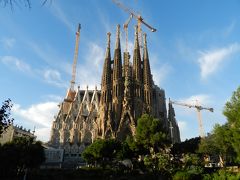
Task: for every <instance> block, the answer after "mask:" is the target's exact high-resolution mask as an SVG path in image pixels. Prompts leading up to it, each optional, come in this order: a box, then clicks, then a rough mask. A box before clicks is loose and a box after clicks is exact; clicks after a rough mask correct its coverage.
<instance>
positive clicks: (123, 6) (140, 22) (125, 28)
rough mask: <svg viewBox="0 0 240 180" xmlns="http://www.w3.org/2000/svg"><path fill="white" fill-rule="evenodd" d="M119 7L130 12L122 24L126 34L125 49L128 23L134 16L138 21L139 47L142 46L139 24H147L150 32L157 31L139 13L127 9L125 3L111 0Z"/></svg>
mask: <svg viewBox="0 0 240 180" xmlns="http://www.w3.org/2000/svg"><path fill="white" fill-rule="evenodd" d="M112 1H113V2H114V3H115V4H116V5H117V6H118V7H119V8H121V9H123V10H124V11H125V12H127V13H129V14H130V17H129V19H128V20H127V21H126V23H125V24H124V30H125V34H126V49H127V44H128V42H127V40H128V37H127V35H128V33H127V31H128V24H129V22H130V21H131V19H132V18H135V19H136V20H137V23H138V35H139V36H140V37H139V39H140V47H142V37H141V34H142V29H141V24H144V25H145V26H147V27H148V28H149V29H150V30H151V31H152V32H155V31H157V30H156V29H155V28H153V27H152V26H150V25H149V24H147V23H146V22H145V21H144V20H143V18H142V16H141V15H137V14H136V13H135V12H134V11H133V10H131V9H129V8H128V7H126V6H125V5H123V4H122V3H121V2H119V1H118V0H112Z"/></svg>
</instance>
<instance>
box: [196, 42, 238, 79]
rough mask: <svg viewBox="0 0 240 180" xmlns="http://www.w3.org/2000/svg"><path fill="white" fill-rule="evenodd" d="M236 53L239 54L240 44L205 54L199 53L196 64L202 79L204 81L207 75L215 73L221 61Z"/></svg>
mask: <svg viewBox="0 0 240 180" xmlns="http://www.w3.org/2000/svg"><path fill="white" fill-rule="evenodd" d="M236 52H240V44H238V43H234V44H231V45H229V46H227V47H224V48H221V49H215V50H212V51H207V52H200V54H201V55H200V57H199V58H198V63H199V65H200V69H201V77H202V79H206V78H207V77H208V76H209V75H211V74H213V73H214V72H216V71H217V70H218V69H219V67H220V66H221V64H222V63H223V61H225V60H228V57H229V56H231V55H233V54H234V53H236Z"/></svg>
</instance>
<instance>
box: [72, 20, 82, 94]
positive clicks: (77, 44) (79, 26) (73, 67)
mask: <svg viewBox="0 0 240 180" xmlns="http://www.w3.org/2000/svg"><path fill="white" fill-rule="evenodd" d="M80 29H81V24H78V29H77V32H76V43H75V51H74V57H73V66H72V79H71V81H70V90H71V91H72V92H73V91H74V85H75V79H76V68H77V59H78V47H79V39H80Z"/></svg>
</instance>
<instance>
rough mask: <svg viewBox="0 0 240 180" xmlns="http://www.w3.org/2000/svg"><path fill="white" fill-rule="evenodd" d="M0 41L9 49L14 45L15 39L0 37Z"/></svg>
mask: <svg viewBox="0 0 240 180" xmlns="http://www.w3.org/2000/svg"><path fill="white" fill-rule="evenodd" d="M0 42H1V43H2V44H3V47H5V48H6V49H11V48H12V47H13V46H14V45H15V43H16V40H15V39H14V38H2V39H1V40H0Z"/></svg>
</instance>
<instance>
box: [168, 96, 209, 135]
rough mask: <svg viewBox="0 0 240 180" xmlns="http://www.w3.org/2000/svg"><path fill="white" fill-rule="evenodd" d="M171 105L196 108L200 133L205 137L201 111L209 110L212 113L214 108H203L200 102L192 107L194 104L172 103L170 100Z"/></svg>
mask: <svg viewBox="0 0 240 180" xmlns="http://www.w3.org/2000/svg"><path fill="white" fill-rule="evenodd" d="M169 103H171V104H176V105H180V106H185V107H189V108H196V110H197V117H198V125H199V133H200V136H201V137H202V138H203V137H204V136H205V133H204V129H203V122H202V114H201V110H208V111H210V112H213V108H208V107H203V106H201V105H199V103H198V101H197V103H196V105H192V104H187V103H183V102H177V101H171V100H170V99H169Z"/></svg>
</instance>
